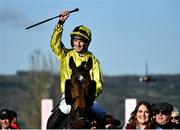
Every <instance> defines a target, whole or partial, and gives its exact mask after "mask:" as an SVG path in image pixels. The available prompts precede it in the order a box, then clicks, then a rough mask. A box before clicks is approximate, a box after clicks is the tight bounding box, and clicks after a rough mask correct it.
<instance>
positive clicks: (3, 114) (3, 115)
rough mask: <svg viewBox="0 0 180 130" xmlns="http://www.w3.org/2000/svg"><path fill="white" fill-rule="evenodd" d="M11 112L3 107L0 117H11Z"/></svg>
mask: <svg viewBox="0 0 180 130" xmlns="http://www.w3.org/2000/svg"><path fill="white" fill-rule="evenodd" d="M11 118H12V116H11V112H10V111H9V110H8V109H3V110H1V111H0V119H2V120H3V119H11Z"/></svg>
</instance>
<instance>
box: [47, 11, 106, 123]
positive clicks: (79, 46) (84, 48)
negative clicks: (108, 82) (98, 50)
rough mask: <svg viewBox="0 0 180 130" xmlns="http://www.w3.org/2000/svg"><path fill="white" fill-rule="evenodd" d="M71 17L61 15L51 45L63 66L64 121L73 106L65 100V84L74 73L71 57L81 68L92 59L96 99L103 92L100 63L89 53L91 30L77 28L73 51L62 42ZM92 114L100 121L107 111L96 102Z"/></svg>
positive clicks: (72, 33) (67, 13)
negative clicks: (70, 64) (70, 66)
mask: <svg viewBox="0 0 180 130" xmlns="http://www.w3.org/2000/svg"><path fill="white" fill-rule="evenodd" d="M69 15H70V13H69V11H63V12H61V13H60V18H59V21H58V24H57V26H56V28H55V30H54V33H53V35H52V37H51V44H50V46H51V49H52V51H53V52H54V53H55V55H56V57H57V58H58V60H59V61H60V65H61V66H60V92H61V94H62V98H61V102H60V105H59V109H60V117H61V118H62V120H64V119H65V118H66V117H67V116H68V114H69V112H70V110H71V106H70V105H68V104H66V102H65V99H64V96H65V94H64V92H65V82H66V80H67V79H70V78H71V73H72V72H71V69H70V68H69V59H70V57H71V56H72V57H73V59H74V61H75V64H76V66H79V65H80V64H81V63H82V62H83V61H87V60H88V59H89V57H91V58H92V61H93V68H92V69H91V70H90V76H91V80H94V81H95V82H96V97H98V96H99V95H100V94H101V93H102V91H103V75H102V69H101V65H100V62H99V60H98V59H97V58H96V57H95V56H94V55H93V54H92V53H91V52H90V51H88V47H89V45H90V43H91V41H92V36H91V35H92V34H91V30H90V29H89V28H88V27H86V26H84V25H80V26H77V27H75V28H74V30H73V31H72V32H71V34H70V37H71V40H70V43H71V46H72V48H71V49H67V48H65V46H64V44H63V42H62V34H63V25H64V23H65V21H66V20H67V19H68V17H69ZM92 112H93V113H94V114H95V115H96V117H98V119H100V120H101V119H102V120H103V119H104V117H105V114H106V111H105V109H104V108H103V107H102V106H101V105H100V104H99V103H97V102H94V105H93V106H92Z"/></svg>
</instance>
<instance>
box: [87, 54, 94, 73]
mask: <svg viewBox="0 0 180 130" xmlns="http://www.w3.org/2000/svg"><path fill="white" fill-rule="evenodd" d="M92 67H93V62H92V58H91V57H89V59H88V61H87V64H86V68H87V70H90V69H91V68H92Z"/></svg>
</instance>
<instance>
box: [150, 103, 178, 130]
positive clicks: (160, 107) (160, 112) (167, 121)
mask: <svg viewBox="0 0 180 130" xmlns="http://www.w3.org/2000/svg"><path fill="white" fill-rule="evenodd" d="M153 110H154V111H155V121H154V124H153V127H154V128H155V129H157V130H162V129H176V128H177V125H175V124H174V123H173V122H171V112H172V110H173V106H172V105H171V104H170V103H167V102H162V103H158V104H155V105H154V106H153Z"/></svg>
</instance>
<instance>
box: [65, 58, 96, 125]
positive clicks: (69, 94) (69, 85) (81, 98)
mask: <svg viewBox="0 0 180 130" xmlns="http://www.w3.org/2000/svg"><path fill="white" fill-rule="evenodd" d="M92 66H93V63H92V58H91V57H90V58H89V59H88V61H87V62H85V61H83V62H82V63H81V65H80V66H78V67H76V64H75V62H74V60H73V57H70V60H69V67H70V69H71V70H72V75H71V79H68V80H66V83H65V101H66V103H67V104H69V105H71V106H72V107H71V112H70V114H69V120H68V124H67V128H70V129H71V128H73V129H81V128H83V129H86V128H91V122H92V116H91V106H92V105H93V102H94V100H95V94H96V82H95V81H94V80H91V77H90V70H91V68H92Z"/></svg>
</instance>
